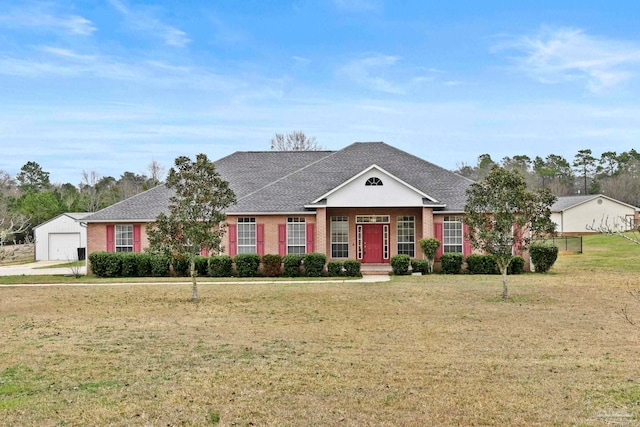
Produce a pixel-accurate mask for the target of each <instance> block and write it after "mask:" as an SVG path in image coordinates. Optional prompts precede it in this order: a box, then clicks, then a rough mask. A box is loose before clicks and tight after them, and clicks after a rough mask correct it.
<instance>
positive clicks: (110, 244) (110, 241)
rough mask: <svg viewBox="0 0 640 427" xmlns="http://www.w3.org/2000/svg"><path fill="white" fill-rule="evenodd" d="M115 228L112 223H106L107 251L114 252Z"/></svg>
mask: <svg viewBox="0 0 640 427" xmlns="http://www.w3.org/2000/svg"><path fill="white" fill-rule="evenodd" d="M115 250H116V242H115V230H114V227H113V224H110V225H107V252H115Z"/></svg>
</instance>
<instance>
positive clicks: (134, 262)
mask: <svg viewBox="0 0 640 427" xmlns="http://www.w3.org/2000/svg"><path fill="white" fill-rule="evenodd" d="M138 255H139V254H137V253H133V252H123V253H122V255H121V257H120V258H121V262H122V271H121V274H122V276H123V277H136V276H137V275H138V259H139V256H138Z"/></svg>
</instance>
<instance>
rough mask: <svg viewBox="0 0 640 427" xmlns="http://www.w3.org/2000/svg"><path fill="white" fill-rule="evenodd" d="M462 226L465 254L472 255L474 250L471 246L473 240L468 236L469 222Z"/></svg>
mask: <svg viewBox="0 0 640 427" xmlns="http://www.w3.org/2000/svg"><path fill="white" fill-rule="evenodd" d="M462 227H463V229H462V231H463V233H464V236H463V237H462V239H463V240H462V242H463V243H462V244H463V248H462V251H463V254H464V255H465V256H467V255H470V254H471V253H472V252H473V247H472V246H471V240H469V237H468V236H469V226H468V225H467V224H464V225H463V226H462Z"/></svg>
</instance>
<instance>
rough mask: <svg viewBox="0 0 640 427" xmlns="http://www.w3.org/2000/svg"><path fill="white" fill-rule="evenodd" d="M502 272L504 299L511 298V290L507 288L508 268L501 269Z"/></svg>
mask: <svg viewBox="0 0 640 427" xmlns="http://www.w3.org/2000/svg"><path fill="white" fill-rule="evenodd" d="M500 270H501V271H500V272H501V273H502V299H507V298H509V290H508V289H507V268H506V267H505V268H501V269H500Z"/></svg>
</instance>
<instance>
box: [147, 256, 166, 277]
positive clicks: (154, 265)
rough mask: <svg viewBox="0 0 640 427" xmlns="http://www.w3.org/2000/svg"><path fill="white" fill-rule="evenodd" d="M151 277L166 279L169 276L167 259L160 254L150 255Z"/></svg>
mask: <svg viewBox="0 0 640 427" xmlns="http://www.w3.org/2000/svg"><path fill="white" fill-rule="evenodd" d="M150 261H151V276H153V277H168V276H169V261H170V260H169V257H167V256H166V255H161V254H153V255H151V260H150Z"/></svg>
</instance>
